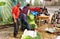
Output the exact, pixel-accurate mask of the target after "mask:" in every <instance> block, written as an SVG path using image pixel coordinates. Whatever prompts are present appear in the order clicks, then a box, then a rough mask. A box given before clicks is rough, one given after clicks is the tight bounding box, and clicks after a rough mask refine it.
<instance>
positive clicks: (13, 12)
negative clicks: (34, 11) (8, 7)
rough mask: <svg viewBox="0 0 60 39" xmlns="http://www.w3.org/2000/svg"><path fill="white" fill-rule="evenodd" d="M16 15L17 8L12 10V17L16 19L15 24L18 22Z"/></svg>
mask: <svg viewBox="0 0 60 39" xmlns="http://www.w3.org/2000/svg"><path fill="white" fill-rule="evenodd" d="M15 13H16V8H13V9H12V16H13V18H14V22H16V18H15Z"/></svg>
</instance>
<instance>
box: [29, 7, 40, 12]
mask: <svg viewBox="0 0 60 39" xmlns="http://www.w3.org/2000/svg"><path fill="white" fill-rule="evenodd" d="M30 10H31V11H37V12H39V11H40V10H41V9H40V7H30Z"/></svg>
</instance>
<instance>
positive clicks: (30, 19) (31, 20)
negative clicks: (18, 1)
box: [28, 13, 37, 30]
mask: <svg viewBox="0 0 60 39" xmlns="http://www.w3.org/2000/svg"><path fill="white" fill-rule="evenodd" d="M28 23H29V24H30V28H31V29H33V30H34V29H35V28H36V27H37V25H36V23H35V18H34V15H32V14H31V13H30V14H29V15H28Z"/></svg>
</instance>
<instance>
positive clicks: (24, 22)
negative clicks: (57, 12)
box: [20, 13, 30, 30]
mask: <svg viewBox="0 0 60 39" xmlns="http://www.w3.org/2000/svg"><path fill="white" fill-rule="evenodd" d="M20 16H21V17H20V19H21V29H22V30H24V29H28V30H30V25H29V23H28V19H27V15H25V14H23V13H21V15H20ZM24 27H25V28H24Z"/></svg>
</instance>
